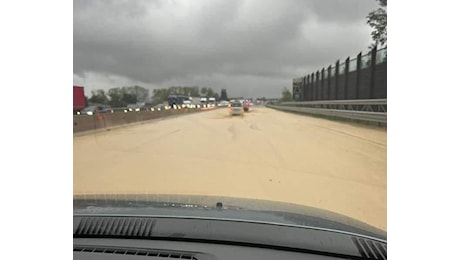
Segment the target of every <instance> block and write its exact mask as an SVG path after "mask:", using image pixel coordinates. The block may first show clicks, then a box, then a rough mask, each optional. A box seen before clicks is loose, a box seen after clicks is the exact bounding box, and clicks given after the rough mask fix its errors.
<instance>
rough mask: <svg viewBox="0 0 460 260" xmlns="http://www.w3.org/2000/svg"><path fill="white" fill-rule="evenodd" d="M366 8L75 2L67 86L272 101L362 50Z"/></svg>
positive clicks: (334, 3)
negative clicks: (198, 91)
mask: <svg viewBox="0 0 460 260" xmlns="http://www.w3.org/2000/svg"><path fill="white" fill-rule="evenodd" d="M376 6H377V3H376V2H375V1H372V0H368V1H365V0H346V1H344V0H330V1H326V0H316V1H313V0H311V1H302V0H298V1H294V0H293V1H267V0H263V1H249V0H248V1H243V0H241V1H229V0H222V1H214V0H207V1H133V0H129V1H86V0H82V1H74V83H75V84H83V85H85V86H87V87H88V88H89V89H95V88H110V87H115V86H122V85H130V84H141V85H143V86H146V87H149V88H155V87H167V86H169V85H179V84H181V85H207V86H210V87H214V88H215V90H217V91H218V90H219V89H220V88H223V87H226V88H227V90H228V92H229V94H231V95H253V96H274V97H276V96H279V93H280V90H281V88H282V87H283V86H290V84H291V80H292V78H293V77H297V76H301V75H304V74H307V73H311V72H313V71H316V70H317V69H320V68H321V67H323V66H327V65H329V64H331V63H333V62H335V61H336V60H337V59H339V58H340V59H343V58H346V57H347V56H353V55H356V54H357V53H358V52H360V51H365V50H366V49H367V46H368V45H369V43H370V28H369V27H368V26H367V25H366V22H365V17H366V15H367V14H368V13H369V11H371V10H372V9H374V8H375V7H376Z"/></svg>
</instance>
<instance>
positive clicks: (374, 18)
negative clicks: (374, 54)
mask: <svg viewBox="0 0 460 260" xmlns="http://www.w3.org/2000/svg"><path fill="white" fill-rule="evenodd" d="M376 1H378V2H379V5H380V7H379V8H378V9H376V10H374V11H372V12H370V13H369V14H368V15H367V17H366V18H367V24H369V25H370V26H371V27H372V33H371V36H372V40H373V41H374V43H373V44H371V46H369V48H371V49H372V48H374V47H378V46H379V45H380V46H382V47H386V45H387V0H376Z"/></svg>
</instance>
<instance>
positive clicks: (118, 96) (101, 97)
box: [87, 86, 228, 107]
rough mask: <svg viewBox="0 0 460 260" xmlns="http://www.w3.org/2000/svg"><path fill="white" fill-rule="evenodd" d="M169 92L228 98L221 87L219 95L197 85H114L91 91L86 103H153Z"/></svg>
mask: <svg viewBox="0 0 460 260" xmlns="http://www.w3.org/2000/svg"><path fill="white" fill-rule="evenodd" d="M171 94H177V95H185V96H190V97H207V98H210V97H214V98H216V99H217V100H228V97H227V90H226V89H222V90H221V95H220V96H219V94H218V93H216V92H214V90H213V89H212V88H210V87H199V86H171V87H169V88H160V89H153V90H152V91H151V93H150V91H149V90H148V89H146V88H144V87H141V86H126V87H115V88H111V89H109V90H108V91H105V90H103V89H97V90H93V91H91V97H89V98H87V104H103V105H110V106H111V107H126V106H127V105H129V104H135V103H138V102H148V103H152V104H153V105H156V104H161V103H163V102H164V101H166V100H167V98H168V96H169V95H171Z"/></svg>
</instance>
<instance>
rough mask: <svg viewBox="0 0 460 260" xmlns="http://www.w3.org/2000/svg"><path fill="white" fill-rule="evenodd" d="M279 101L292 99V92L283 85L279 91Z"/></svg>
mask: <svg viewBox="0 0 460 260" xmlns="http://www.w3.org/2000/svg"><path fill="white" fill-rule="evenodd" d="M281 101H282V102H285V101H292V93H291V91H289V89H288V88H286V87H284V88H283V91H282V92H281Z"/></svg>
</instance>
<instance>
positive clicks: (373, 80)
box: [370, 46, 377, 98]
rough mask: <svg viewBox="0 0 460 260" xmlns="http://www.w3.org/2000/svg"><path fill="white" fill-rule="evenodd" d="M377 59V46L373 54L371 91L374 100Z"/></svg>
mask: <svg viewBox="0 0 460 260" xmlns="http://www.w3.org/2000/svg"><path fill="white" fill-rule="evenodd" d="M376 58H377V46H376V47H374V48H373V49H372V54H371V89H370V98H374V92H375V91H374V88H375V60H376Z"/></svg>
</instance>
